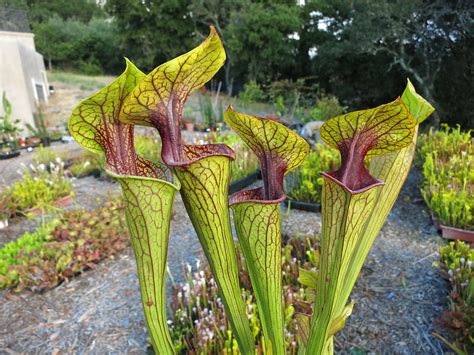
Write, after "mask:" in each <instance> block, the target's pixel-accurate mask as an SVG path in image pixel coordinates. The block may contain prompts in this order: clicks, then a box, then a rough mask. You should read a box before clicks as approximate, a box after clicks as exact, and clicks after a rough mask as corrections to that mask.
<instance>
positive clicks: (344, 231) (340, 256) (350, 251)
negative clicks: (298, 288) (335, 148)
mask: <svg viewBox="0 0 474 355" xmlns="http://www.w3.org/2000/svg"><path fill="white" fill-rule="evenodd" d="M402 100H403V103H404V105H406V107H407V109H408V110H409V116H410V117H411V119H412V120H413V121H414V122H415V126H414V127H413V129H412V130H413V134H411V138H410V142H409V143H408V145H407V146H405V147H403V148H401V149H399V150H396V151H389V153H387V154H384V155H381V156H376V157H375V158H374V159H372V160H371V162H370V167H369V169H370V173H371V174H373V176H375V177H376V178H379V179H381V180H383V181H384V182H385V185H384V186H379V187H378V188H372V187H374V185H371V186H368V187H365V188H362V189H359V190H357V191H352V190H351V189H349V188H347V186H345V185H344V184H343V183H342V182H341V181H340V179H339V177H338V176H336V174H323V176H324V186H323V201H322V203H323V205H322V207H323V211H322V214H323V221H322V222H323V223H322V225H323V226H322V230H323V232H322V240H321V255H323V256H324V258H323V257H321V268H320V273H319V279H318V293H317V296H316V305H315V308H314V315H313V319H312V329H311V330H312V331H311V335H310V338H309V341H308V348H307V349H308V353H311V354H313V353H321V352H323V351H326V352H329V353H332V352H333V350H332V349H333V335H334V332H335V331H337V330H338V329H340V326H339V324H334V323H338V322H340V320H341V318H340V317H341V315H342V317H343V318H342V320H344V319H345V318H346V317H347V316H348V315H349V314H350V309H349V310H348V308H351V306H346V303H347V301H348V299H349V296H350V293H351V291H352V288H353V287H354V284H355V282H356V280H357V276H358V274H359V272H360V270H361V268H362V265H363V263H364V260H365V258H366V257H367V254H368V252H369V250H370V247H371V246H372V244H373V242H374V240H375V237H376V236H377V234H378V233H379V231H380V229H381V227H382V225H383V223H384V222H385V220H386V218H387V216H388V213H389V212H390V210H391V208H392V207H393V204H394V203H395V200H396V198H397V196H398V194H399V192H400V189H401V187H402V185H403V183H404V181H405V179H406V177H407V175H408V171H409V169H410V165H411V162H412V159H413V155H414V152H415V145H416V137H417V132H418V126H417V125H416V124H417V123H418V122H421V121H423V120H424V119H425V118H426V117H427V116H429V114H430V113H431V112H432V111H433V108H432V107H431V105H429V103H428V102H426V100H424V99H423V98H422V97H421V96H419V95H418V94H417V93H416V91H415V89H414V87H413V85H411V83H410V82H408V85H407V88H406V90H405V92H404V94H403V96H402ZM332 126H333V127H336V126H335V123H334V122H333V124H332ZM356 126H357V125H356V124H354V123H353V126H351V128H353V127H356ZM410 126H411V123H410ZM410 129H411V128H410ZM354 131H356V130H354ZM327 132H328V131H327V130H326V133H327ZM356 135H357V134H356ZM341 136H342V134H341ZM334 137H336V135H335V134H333V135H332V138H334ZM326 139H328V137H326ZM344 139H346V138H344ZM336 141H338V139H335V140H333V144H335V142H336ZM387 142H388V141H385V144H388V143H387ZM398 142H401V141H400V140H399V141H398ZM379 148H381V149H382V151H383V150H384V149H385V148H384V147H383V146H381V147H379ZM390 149H391V148H390ZM352 163H353V162H352ZM375 186H376V185H375ZM357 206H358V207H357Z"/></svg>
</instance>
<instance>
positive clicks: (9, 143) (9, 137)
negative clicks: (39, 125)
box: [0, 92, 22, 159]
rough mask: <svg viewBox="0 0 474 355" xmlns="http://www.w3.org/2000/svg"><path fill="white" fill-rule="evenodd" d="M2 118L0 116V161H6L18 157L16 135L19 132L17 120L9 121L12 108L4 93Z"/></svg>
mask: <svg viewBox="0 0 474 355" xmlns="http://www.w3.org/2000/svg"><path fill="white" fill-rule="evenodd" d="M2 104H3V112H4V114H3V116H0V159H8V158H12V157H16V156H18V155H19V154H20V153H19V152H18V151H17V143H16V140H17V134H18V133H19V132H21V131H22V130H21V128H19V127H18V124H19V123H20V120H19V119H16V120H11V115H12V106H11V104H10V101H8V99H7V96H6V93H5V92H3V95H2Z"/></svg>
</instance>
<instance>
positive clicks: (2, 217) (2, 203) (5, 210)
mask: <svg viewBox="0 0 474 355" xmlns="http://www.w3.org/2000/svg"><path fill="white" fill-rule="evenodd" d="M11 215H12V196H11V194H9V193H8V191H7V190H6V189H0V229H4V228H7V227H8V219H9V218H10V216H11Z"/></svg>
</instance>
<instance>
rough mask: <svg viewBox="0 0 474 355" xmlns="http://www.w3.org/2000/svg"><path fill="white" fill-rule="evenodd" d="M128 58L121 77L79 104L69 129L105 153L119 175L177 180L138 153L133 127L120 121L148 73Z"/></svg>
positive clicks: (85, 143)
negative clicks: (125, 104) (121, 112)
mask: <svg viewBox="0 0 474 355" xmlns="http://www.w3.org/2000/svg"><path fill="white" fill-rule="evenodd" d="M125 61H126V68H125V71H124V72H123V73H122V74H121V75H120V76H119V77H118V78H117V79H115V80H114V81H113V82H112V83H111V84H110V85H108V86H106V87H104V88H103V89H101V90H99V91H98V92H97V93H95V94H93V95H92V96H91V97H89V98H87V99H85V100H84V101H82V102H81V103H80V104H79V105H77V106H76V108H75V109H74V110H73V112H72V115H71V118H70V119H69V122H68V126H69V131H70V132H71V135H72V136H73V137H74V139H75V140H76V141H77V142H78V143H79V144H80V145H81V146H82V147H84V148H86V149H88V150H90V151H92V152H96V153H100V152H103V153H104V155H105V159H106V163H107V169H108V170H110V171H112V172H113V173H115V174H118V175H126V176H141V177H148V178H155V179H162V180H166V181H168V182H174V179H173V174H172V172H171V170H170V169H168V168H167V167H166V166H165V165H164V164H160V163H159V162H151V161H148V160H146V159H144V158H142V157H140V156H138V155H137V153H136V152H135V147H134V136H133V134H134V128H133V126H132V125H129V124H126V123H122V122H120V121H119V114H120V111H121V109H122V107H123V104H124V101H125V98H126V97H127V95H128V94H129V93H130V92H131V91H132V90H133V89H134V88H135V85H136V84H137V83H138V82H139V81H140V80H141V79H142V78H143V77H144V76H145V74H143V73H142V72H141V71H140V70H139V69H138V68H137V67H136V66H135V65H133V63H132V62H131V61H129V60H128V59H125Z"/></svg>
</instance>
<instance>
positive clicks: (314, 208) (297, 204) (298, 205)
mask: <svg viewBox="0 0 474 355" xmlns="http://www.w3.org/2000/svg"><path fill="white" fill-rule="evenodd" d="M288 205H289V206H290V208H294V209H296V210H300V211H307V212H321V204H319V203H313V202H303V201H295V200H290V199H286V200H285V206H287V207H288Z"/></svg>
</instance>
